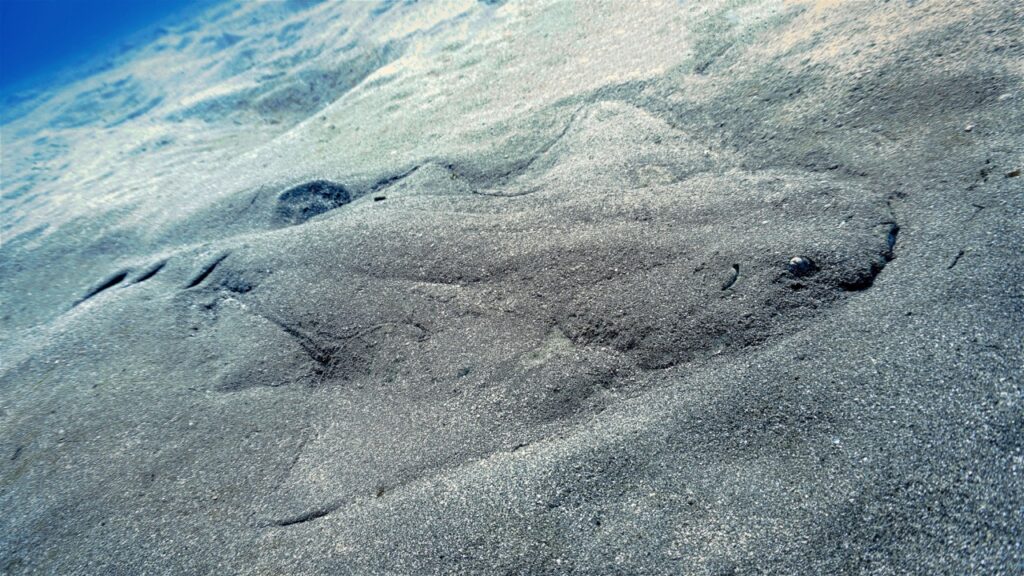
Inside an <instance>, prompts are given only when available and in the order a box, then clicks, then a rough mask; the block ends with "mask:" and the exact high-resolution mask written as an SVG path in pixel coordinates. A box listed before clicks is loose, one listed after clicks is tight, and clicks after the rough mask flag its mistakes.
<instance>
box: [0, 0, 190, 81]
mask: <svg viewBox="0 0 1024 576" xmlns="http://www.w3.org/2000/svg"><path fill="white" fill-rule="evenodd" d="M204 3H206V4H208V3H209V2H203V1H202V0H0V93H5V92H9V91H10V90H12V89H19V88H21V87H25V86H26V85H31V84H32V83H33V82H35V81H36V80H38V79H43V78H46V77H47V76H49V75H52V74H53V73H56V72H58V71H60V70H62V69H65V68H68V67H70V66H73V65H75V64H76V63H80V62H82V61H84V60H87V59H89V58H90V57H91V56H93V55H97V54H103V53H106V52H107V51H110V50H113V49H115V48H116V47H117V46H118V45H119V44H120V43H121V42H123V41H124V40H126V39H127V38H129V37H131V36H132V35H133V34H135V33H136V32H139V31H141V30H144V29H146V28H147V27H149V26H152V25H155V24H157V23H159V22H160V21H162V20H164V19H166V18H168V17H171V16H173V15H175V14H176V13H180V12H183V11H185V10H188V9H189V8H191V7H193V6H196V5H199V4H204Z"/></svg>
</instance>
